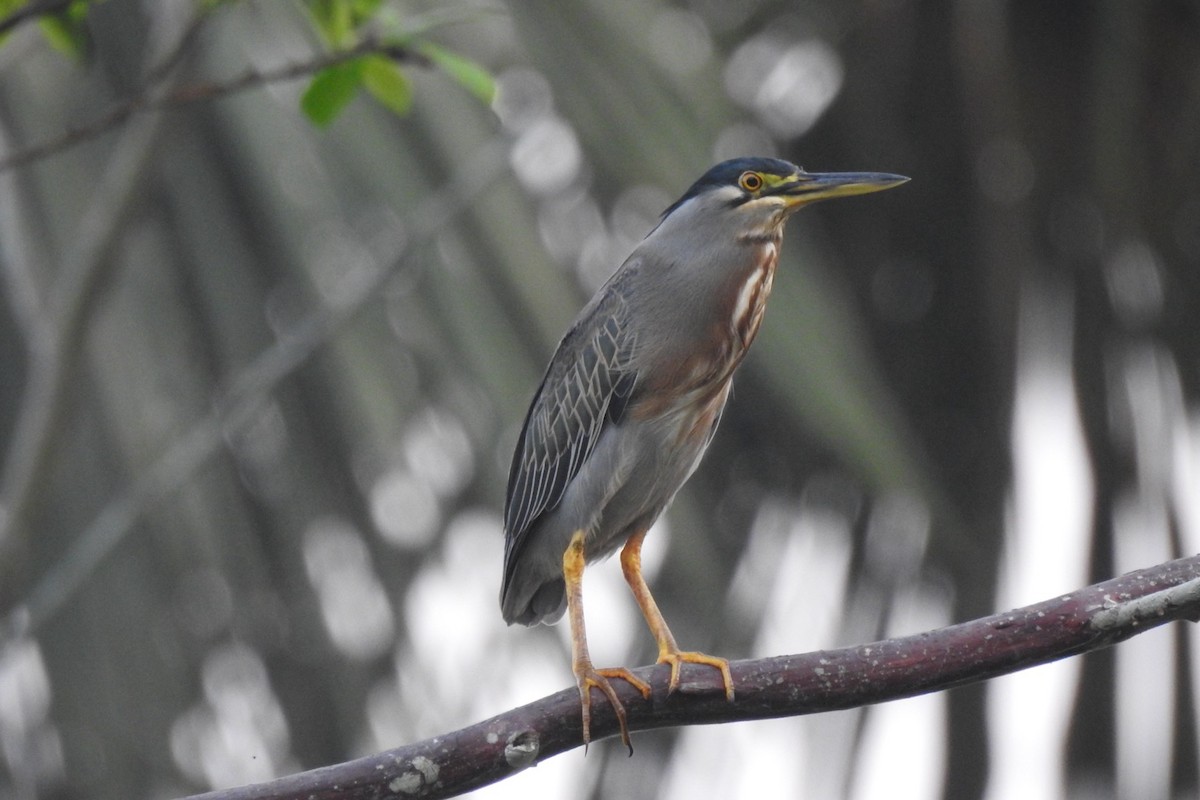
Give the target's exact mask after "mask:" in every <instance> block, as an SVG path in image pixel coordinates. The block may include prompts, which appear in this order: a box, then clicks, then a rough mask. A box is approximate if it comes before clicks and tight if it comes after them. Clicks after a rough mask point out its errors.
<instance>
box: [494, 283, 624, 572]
mask: <svg viewBox="0 0 1200 800" xmlns="http://www.w3.org/2000/svg"><path fill="white" fill-rule="evenodd" d="M627 312H628V308H627V306H626V304H625V302H624V300H623V299H622V297H621V295H620V293H619V291H617V285H616V284H615V283H610V284H609V285H608V286H606V287H605V288H604V289H603V290H601V295H600V297H599V298H598V299H597V302H595V303H593V304H591V307H590V308H589V310H588V311H586V312H585V313H584V315H583V316H582V317H581V318H580V319H579V320H578V321H577V322H576V323H575V325H574V326H572V328H571V330H569V331H568V332H567V334H566V336H564V337H563V340H562V342H560V343H559V345H558V350H557V351H556V352H555V353H554V357H553V358H552V359H551V360H550V366H549V367H547V369H546V375H545V377H543V378H542V384H541V386H539V387H538V390H537V394H536V395H534V398H533V402H532V403H531V404H530V406H529V412H528V413H527V414H526V416H525V424H524V426H523V427H522V429H521V436H520V439H519V440H518V442H517V449H516V452H515V453H513V461H512V467H511V469H510V471H509V474H508V494H507V497H506V499H505V504H504V529H505V532H506V536H505V541H504V585H505V587H507V585H508V582H509V580H510V579H511V578H512V575H513V571H514V569H515V567H516V563H517V561H518V560H519V559H520V557H521V552H522V550H523V549H524V546H525V544H526V542H527V539H528V535H529V531H530V528H531V527H532V526H533V525H534V523H535V522H537V519H538V517H540V516H541V515H542V514H544V513H545V512H546V511H549V510H551V509H553V508H554V507H555V506H557V505H558V503H559V502H560V501H561V500H562V497H563V493H564V492H565V491H566V488H567V485H568V484H569V483H570V482H571V479H572V478H574V477H575V476H576V475H577V474H578V473H579V470H580V468H581V467H582V466H583V464H584V462H585V461H587V458H588V456H589V455H590V454H591V452H592V449H593V448H594V447H595V445H596V441H597V440H598V439H599V438H600V432H601V431H602V430H603V429H604V427H605V426H606V425H609V424H612V423H614V422H617V421H619V420H620V418H621V415H622V414H623V413H624V411H625V407H626V405H627V404H628V401H629V396H630V394H631V392H632V391H633V385H634V382H635V381H636V378H637V376H636V373H635V372H634V371H633V369H632V366H631V363H630V362H631V359H632V354H633V348H634V345H635V342H634V338H633V335H632V333H631V331H630V330H629V325H628V313H627Z"/></svg>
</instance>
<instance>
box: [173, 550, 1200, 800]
mask: <svg viewBox="0 0 1200 800" xmlns="http://www.w3.org/2000/svg"><path fill="white" fill-rule="evenodd" d="M1197 579H1200V556H1193V557H1191V558H1184V559H1179V560H1177V561H1171V562H1168V563H1166V564H1159V565H1158V566H1155V567H1151V568H1149V569H1144V570H1139V571H1137V572H1131V573H1129V574H1127V575H1123V576H1121V577H1119V578H1115V579H1113V580H1110V581H1106V582H1105V583H1100V584H1096V585H1094V586H1089V587H1087V588H1084V589H1080V590H1078V591H1076V592H1072V593H1071V594H1068V595H1063V596H1059V597H1055V598H1054V599H1052V600H1046V601H1045V602H1042V603H1038V604H1036V605H1032V606H1026V607H1024V608H1019V609H1016V610H1014V611H1009V612H1006V613H1003V614H996V615H993V616H990V617H985V618H983V619H977V620H974V621H972V622H965V623H962V624H959V625H952V626H950V627H947V628H941V629H939V630H935V631H929V632H927V633H920V634H917V635H915V636H906V637H903V638H897V639H887V640H884V641H881V642H875V643H873V644H868V645H860V646H857V647H846V648H843V649H841V650H826V651H818V652H815V653H806V654H804V655H791V656H777V657H774V658H765V659H760V660H756V661H739V662H734V663H732V664H730V668H731V669H732V671H733V678H734V684H735V685H736V687H737V699H736V700H735V701H733V702H728V701H726V700H725V694H724V687H723V685H722V683H721V678H720V676H719V674H718V673H717V672H716V671H715V670H712V669H709V668H706V667H702V666H691V665H689V666H687V667H685V674H684V679H683V681H682V684H681V686H680V688H679V690H678V691H677V692H676V693H675V694H674V695H671V696H669V697H668V695H667V691H666V684H667V672H668V670H667V669H666V667H643V668H640V669H636V670H633V672H634V674H636V675H637V676H638V677H640V678H642V679H643V680H645V681H647V682H649V683H650V684H651V685H652V687H653V689H654V691H653V694H652V696H651V699H649V700H645V699H643V698H642V695H641V694H640V693H639V692H638V691H637V690H636V689H634V688H633V687H632V686H630V685H629V684H627V683H625V682H624V681H616V682H615V683H614V688H615V689H616V690H617V694H618V695H619V697H620V699H621V702H622V703H624V705H625V710H626V713H627V714H628V721H629V728H630V730H634V731H637V730H648V729H651V728H663V727H671V726H678V725H705V724H714V723H722V722H736V721H743V720H754V719H769V718H775V717H785V716H798V715H801V714H815V713H819V712H823V711H835V710H840V709H846V708H856V707H859V706H864V705H869V704H873V703H882V702H886V701H889V700H898V699H901V698H905V697H912V696H914V695H919V694H926V693H929V692H934V691H940V690H943V689H950V688H954V687H957V686H963V685H965V684H968V683H975V682H977V681H981V680H984V679H987V678H993V677H996V676H998V675H1005V674H1008V673H1011V672H1016V671H1018V670H1022V669H1026V668H1028V667H1032V666H1036V665H1038V664H1045V663H1047V662H1050V661H1055V660H1057V659H1061V658H1065V657H1067V656H1071V655H1078V654H1080V653H1085V652H1088V651H1092V650H1098V649H1100V648H1102V647H1107V646H1109V645H1112V644H1115V643H1117V642H1120V641H1124V640H1125V639H1128V638H1130V637H1132V636H1135V635H1137V634H1139V633H1142V632H1143V631H1146V630H1149V629H1151V628H1153V627H1155V626H1157V625H1162V624H1165V623H1167V622H1172V621H1179V620H1184V619H1194V618H1195V617H1196V615H1197V614H1200V595H1197V593H1196V592H1194V591H1191V586H1192V584H1194V583H1195V581H1196V580H1197ZM1189 582H1190V583H1189ZM1173 587H1178V588H1180V589H1183V588H1184V587H1188V589H1186V590H1185V591H1184V592H1182V593H1181V594H1182V597H1173V598H1172V600H1171V602H1168V603H1161V604H1160V603H1156V602H1155V603H1154V604H1155V608H1156V609H1160V610H1161V612H1160V611H1156V612H1155V613H1153V614H1151V615H1149V616H1145V615H1137V614H1130V615H1122V614H1120V613H1119V609H1121V608H1124V607H1140V606H1141V605H1142V601H1143V600H1144V599H1145V600H1149V599H1150V598H1154V597H1157V596H1158V595H1161V594H1163V592H1167V593H1168V594H1170V593H1172V592H1173V591H1174V588H1173ZM1152 602H1153V601H1152ZM1112 611H1118V613H1116V614H1115V615H1114V614H1112V613H1111V612H1112ZM1098 620H1101V621H1098ZM591 730H592V739H593V742H594V741H595V740H596V739H598V738H601V737H607V736H613V735H615V734H616V733H617V724H616V719H615V717H614V716H613V715H612V713H611V709H610V708H609V706H608V705H607V704H606V703H596V704H594V705H593V708H592V727H591ZM581 744H583V741H582V736H581V731H580V720H579V696H578V694H577V693H576V691H575V689H567V690H564V691H561V692H559V693H557V694H554V695H550V696H549V697H544V698H542V699H541V700H538V701H536V702H534V703H530V704H529V705H526V706H522V707H520V708H516V709H513V710H511V711H507V712H505V713H503V714H500V715H498V716H496V717H493V718H491V719H489V720H486V721H484V722H480V723H477V724H475V725H472V726H470V727H467V728H463V729H462V730H459V731H455V732H453V733H449V734H446V735H444V736H437V737H434V738H433V739H428V740H426V741H423V742H418V743H416V744H412V745H407V746H405V747H398V748H396V749H394V750H388V751H386V752H383V753H379V754H377V755H373V756H368V757H366V758H361V759H358V760H356V761H349V762H346V763H344V764H338V765H335V766H330V767H323V768H321V769H316V770H312V771H310V772H304V773H300V774H297V775H290V776H288V777H285V778H280V779H278V780H274V781H270V782H268V783H262V784H257V785H253V786H243V787H239V788H236V789H227V790H223V791H217V792H211V793H208V794H204V795H197V796H196V797H194V798H191V800H267V799H268V798H270V800H302V799H312V800H318V799H319V800H367V798H372V799H373V798H379V797H394V796H404V797H422V798H442V797H452V796H454V795H457V794H461V793H463V792H466V791H470V790H472V789H477V788H479V787H481V786H485V785H487V784H489V783H494V782H496V781H499V780H503V779H504V778H508V777H510V776H512V775H514V774H516V773H517V772H520V771H521V770H523V769H525V768H526V767H530V766H533V765H535V764H537V763H538V762H539V761H543V760H545V759H547V758H550V757H551V756H555V755H558V754H559V753H563V752H565V751H567V750H571V749H574V748H577V747H579V746H580V745H581Z"/></svg>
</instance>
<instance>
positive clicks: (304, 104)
mask: <svg viewBox="0 0 1200 800" xmlns="http://www.w3.org/2000/svg"><path fill="white" fill-rule="evenodd" d="M362 62H363V59H362V58H356V59H354V60H352V61H346V62H344V63H342V64H335V65H334V66H332V67H326V68H325V69H323V70H321V71H320V72H318V73H317V74H316V75H314V76H313V79H312V81H311V82H310V83H309V84H308V88H307V89H305V90H304V94H303V95H302V96H301V97H300V108H301V109H303V111H304V113H305V114H307V115H308V118H309V119H311V120H312V121H313V123H314V124H316V125H319V126H321V127H322V128H323V127H325V126H326V125H328V124H329V123H331V122H333V121H334V120H335V119H337V115H338V114H340V113H341V112H342V109H343V108H345V107H346V105H347V104H348V103H349V102H350V101H351V100H353V99H354V95H355V94H356V93H357V92H358V87H359V86H360V85H361V84H362V80H363V63H362Z"/></svg>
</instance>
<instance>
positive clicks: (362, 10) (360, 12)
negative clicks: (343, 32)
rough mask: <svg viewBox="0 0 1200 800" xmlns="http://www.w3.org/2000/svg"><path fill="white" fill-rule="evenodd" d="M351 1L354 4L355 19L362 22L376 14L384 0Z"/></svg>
mask: <svg viewBox="0 0 1200 800" xmlns="http://www.w3.org/2000/svg"><path fill="white" fill-rule="evenodd" d="M350 2H351V5H352V6H353V11H354V20H355V22H356V23H359V24H361V23H363V22H365V21H366V20H368V19H370V18H371V17H373V16H375V12H376V11H378V10H379V6H380V5H381V4H382V3H383V0H350Z"/></svg>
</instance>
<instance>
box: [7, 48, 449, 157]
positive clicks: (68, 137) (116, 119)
mask: <svg viewBox="0 0 1200 800" xmlns="http://www.w3.org/2000/svg"><path fill="white" fill-rule="evenodd" d="M364 55H381V56H386V57H387V58H390V59H393V60H395V61H403V62H407V63H412V64H419V65H422V66H428V65H429V60H428V59H427V58H426V57H425V56H423V55H421V54H420V53H418V52H416V51H414V50H412V49H410V48H407V47H403V46H401V45H397V44H393V43H385V42H380V41H378V40H375V39H369V38H368V39H365V40H363V41H362V42H360V43H359V44H358V45H356V46H355V47H353V48H350V49H348V50H339V51H337V52H333V53H324V54H321V55H319V56H316V57H314V58H312V59H309V60H308V61H302V62H298V63H294V64H285V65H283V66H279V67H275V68H273V69H268V70H256V69H249V70H246V71H245V72H243V73H242V74H241V75H238V76H237V77H234V78H232V79H230V80H227V81H223V82H211V81H210V82H200V83H193V84H188V85H187V86H180V87H178V88H176V89H172V90H170V91H167V92H163V93H155V91H154V90H153V89H148V90H145V91H143V92H141V93H139V94H137V95H135V96H134V97H131V98H129V99H128V100H125V101H123V102H121V103H117V104H116V105H114V106H113V107H112V108H110V109H109V110H108V111H106V112H104V113H103V114H101V115H100V116H98V117H96V118H95V119H94V120H92V121H91V122H88V123H86V124H84V125H82V126H80V127H78V128H74V129H72V130H70V131H68V132H67V133H65V134H64V135H62V136H60V137H59V138H57V139H51V140H50V141H47V142H42V143H41V144H35V145H32V146H30V147H26V148H23V149H21V150H17V151H16V152H13V153H9V154H8V155H6V156H4V157H3V158H0V172H5V171H7V170H10V169H15V168H16V167H21V166H24V165H26V164H29V163H31V162H34V161H38V160H40V159H42V158H46V157H47V156H51V155H54V154H55V153H59V152H62V151H63V150H66V149H68V148H70V147H74V146H75V145H78V144H80V143H82V142H86V141H88V140H90V139H94V138H96V137H97V136H99V135H101V134H103V133H105V132H107V131H109V130H111V129H113V128H115V127H116V126H118V125H120V124H122V123H123V122H125V121H126V120H128V119H129V118H130V117H132V116H133V115H134V114H138V113H141V112H145V111H166V110H171V109H176V108H180V107H182V106H186V105H191V104H192V103H199V102H203V101H207V100H216V99H218V98H222V97H227V96H229V95H232V94H236V93H238V92H243V91H246V90H247V89H254V88H257V87H259V86H265V85H267V84H270V83H279V82H282V81H290V80H297V79H299V78H305V77H308V76H310V75H313V74H315V73H317V72H320V71H321V70H323V69H325V68H327V67H332V66H336V65H338V64H343V63H345V62H347V61H353V60H354V59H356V58H359V57H360V56H364Z"/></svg>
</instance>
